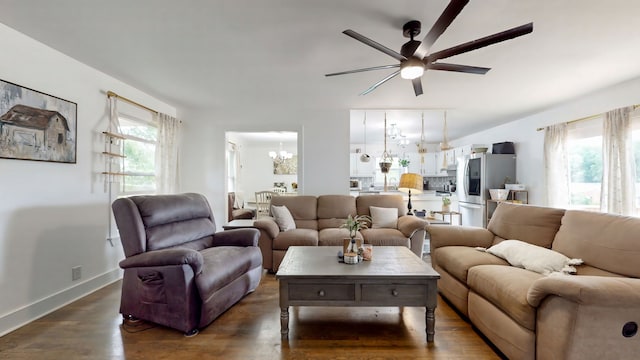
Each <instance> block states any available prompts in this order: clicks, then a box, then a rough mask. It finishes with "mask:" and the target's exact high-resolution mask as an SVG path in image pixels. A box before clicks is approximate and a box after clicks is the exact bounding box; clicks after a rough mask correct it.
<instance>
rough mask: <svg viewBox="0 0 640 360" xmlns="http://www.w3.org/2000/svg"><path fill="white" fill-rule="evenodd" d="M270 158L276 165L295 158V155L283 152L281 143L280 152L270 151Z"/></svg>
mask: <svg viewBox="0 0 640 360" xmlns="http://www.w3.org/2000/svg"><path fill="white" fill-rule="evenodd" d="M269 157H270V158H271V159H272V160H273V162H274V163H278V164H281V163H283V162H285V161H286V160H289V159H291V158H292V157H293V154H292V153H290V152H288V151H285V150H282V143H280V150H279V151H278V152H275V151H269Z"/></svg>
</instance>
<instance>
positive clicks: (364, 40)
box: [342, 29, 407, 61]
mask: <svg viewBox="0 0 640 360" xmlns="http://www.w3.org/2000/svg"><path fill="white" fill-rule="evenodd" d="M342 33H343V34H345V35H347V36H351V37H352V38H354V39H356V40H358V41H360V42H361V43H363V44H365V45H369V46H371V47H372V48H374V49H376V50H378V51H382V52H383V53H385V54H387V55H389V56H391V57H392V58H394V59H396V60H398V61H403V60H407V58H406V57H404V56H402V55H401V54H399V53H398V52H396V51H393V50H391V49H389V48H388V47H386V46H384V45H382V44H380V43H378V42H376V41H373V40H371V39H369V38H368V37H366V36H364V35H360V34H358V33H357V32H355V31H353V30H351V29H349V30H345V31H343V32H342Z"/></svg>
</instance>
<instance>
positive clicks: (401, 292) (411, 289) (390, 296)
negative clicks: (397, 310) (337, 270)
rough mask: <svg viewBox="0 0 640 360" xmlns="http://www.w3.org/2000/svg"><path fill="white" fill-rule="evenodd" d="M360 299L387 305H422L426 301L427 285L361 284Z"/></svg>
mask: <svg viewBox="0 0 640 360" xmlns="http://www.w3.org/2000/svg"><path fill="white" fill-rule="evenodd" d="M361 289H362V301H363V302H375V303H379V304H381V305H382V304H387V305H405V306H411V305H415V306H422V305H424V304H426V302H427V287H426V286H425V285H422V284H416V285H401V284H362V287H361Z"/></svg>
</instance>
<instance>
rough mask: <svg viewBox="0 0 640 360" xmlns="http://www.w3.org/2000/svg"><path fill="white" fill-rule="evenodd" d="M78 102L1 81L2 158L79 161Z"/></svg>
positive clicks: (0, 150) (0, 138) (0, 141)
mask: <svg viewBox="0 0 640 360" xmlns="http://www.w3.org/2000/svg"><path fill="white" fill-rule="evenodd" d="M77 116H78V105H77V104H76V103H74V102H71V101H68V100H64V99H61V98H59V97H55V96H52V95H48V94H45V93H42V92H40V91H37V90H33V89H29V88H26V87H23V86H20V85H17V84H13V83H10V82H7V81H3V80H0V158H6V159H19V160H36V161H51V162H61V163H71V164H75V163H76V146H77V141H76V132H77Z"/></svg>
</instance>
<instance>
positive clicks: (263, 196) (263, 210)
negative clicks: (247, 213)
mask: <svg viewBox="0 0 640 360" xmlns="http://www.w3.org/2000/svg"><path fill="white" fill-rule="evenodd" d="M274 196H278V193H277V192H275V191H257V192H256V218H259V217H261V216H269V213H270V209H269V208H270V207H271V198H272V197H274Z"/></svg>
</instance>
